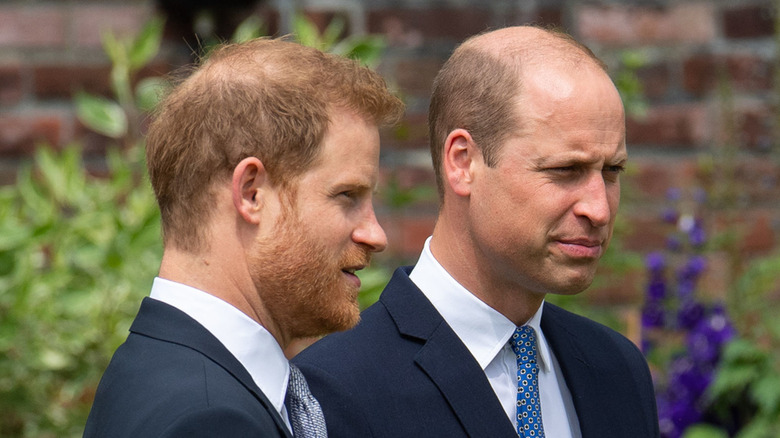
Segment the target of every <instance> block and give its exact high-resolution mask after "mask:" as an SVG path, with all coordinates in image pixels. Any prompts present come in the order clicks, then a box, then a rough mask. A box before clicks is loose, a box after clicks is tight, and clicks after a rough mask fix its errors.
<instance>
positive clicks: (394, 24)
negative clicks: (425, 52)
mask: <svg viewBox="0 0 780 438" xmlns="http://www.w3.org/2000/svg"><path fill="white" fill-rule="evenodd" d="M490 18H491V17H490V14H489V13H488V11H487V10H486V9H482V8H476V7H462V8H450V9H446V8H436V9H400V8H399V9H381V10H373V11H370V12H369V14H368V32H370V33H381V34H385V35H387V36H388V38H389V40H390V43H391V44H393V45H398V46H417V45H419V44H421V43H422V40H427V39H440V38H446V39H451V40H455V41H458V42H460V41H461V40H463V39H465V38H466V37H468V36H471V35H474V34H476V33H479V32H482V31H484V30H485V29H487V28H488V27H489V26H490V25H491V19H490Z"/></svg>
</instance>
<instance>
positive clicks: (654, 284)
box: [647, 278, 666, 301]
mask: <svg viewBox="0 0 780 438" xmlns="http://www.w3.org/2000/svg"><path fill="white" fill-rule="evenodd" d="M664 298H666V283H665V282H664V280H663V278H654V279H652V280H650V282H649V283H648V284H647V299H648V301H660V300H663V299H664Z"/></svg>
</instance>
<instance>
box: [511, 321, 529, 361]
mask: <svg viewBox="0 0 780 438" xmlns="http://www.w3.org/2000/svg"><path fill="white" fill-rule="evenodd" d="M509 343H510V344H511V345H512V351H514V352H515V355H516V356H517V361H518V362H519V363H536V332H534V329H533V327H531V326H527V325H524V326H522V327H518V328H517V329H515V332H514V333H512V337H511V338H510V339H509Z"/></svg>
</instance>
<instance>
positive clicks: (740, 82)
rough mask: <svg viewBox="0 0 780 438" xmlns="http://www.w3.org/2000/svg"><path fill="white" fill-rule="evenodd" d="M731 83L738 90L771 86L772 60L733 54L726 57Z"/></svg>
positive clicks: (763, 88) (756, 89)
mask: <svg viewBox="0 0 780 438" xmlns="http://www.w3.org/2000/svg"><path fill="white" fill-rule="evenodd" d="M726 68H727V70H728V72H729V77H730V79H731V83H732V84H733V85H734V86H735V87H736V88H737V89H739V90H746V91H763V90H769V89H771V88H772V85H773V84H772V80H773V78H772V74H773V70H774V69H773V66H772V61H771V60H768V59H763V58H761V57H758V56H752V55H740V54H733V55H730V56H728V57H727V58H726Z"/></svg>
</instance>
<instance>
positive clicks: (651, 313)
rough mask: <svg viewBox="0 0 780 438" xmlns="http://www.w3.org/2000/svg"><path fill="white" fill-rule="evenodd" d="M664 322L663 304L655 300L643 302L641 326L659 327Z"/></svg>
mask: <svg viewBox="0 0 780 438" xmlns="http://www.w3.org/2000/svg"><path fill="white" fill-rule="evenodd" d="M665 322H666V314H665V312H664V307H663V304H661V303H659V302H657V301H651V302H647V303H645V305H644V307H642V327H644V328H659V327H663V326H664V323H665Z"/></svg>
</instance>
